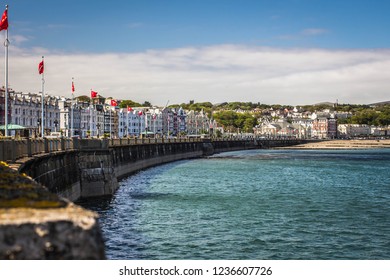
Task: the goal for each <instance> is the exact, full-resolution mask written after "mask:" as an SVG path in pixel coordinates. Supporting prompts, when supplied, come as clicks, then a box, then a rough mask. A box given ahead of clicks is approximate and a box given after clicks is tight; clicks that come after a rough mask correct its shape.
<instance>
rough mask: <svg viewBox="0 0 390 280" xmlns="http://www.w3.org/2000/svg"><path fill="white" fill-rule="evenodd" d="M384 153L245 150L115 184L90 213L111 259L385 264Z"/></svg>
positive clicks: (387, 194)
mask: <svg viewBox="0 0 390 280" xmlns="http://www.w3.org/2000/svg"><path fill="white" fill-rule="evenodd" d="M388 170H390V152H389V151H388V150H380V151H379V150H366V151H307V150H305V151H299V150H297V151H291V150H290V151H277V150H255V151H253V150H252V151H240V152H232V153H224V154H219V155H215V156H212V157H210V158H207V159H198V160H191V161H180V162H174V163H170V164H166V165H162V166H158V167H155V168H150V169H148V170H144V171H141V172H139V173H137V174H135V175H133V176H131V177H129V178H127V179H125V180H123V181H122V182H121V187H120V188H119V190H118V192H117V193H116V194H115V196H114V197H113V198H112V199H109V200H107V199H100V200H94V201H84V202H82V204H83V205H84V206H86V207H88V208H91V209H93V210H95V211H98V212H99V213H100V223H101V226H102V230H103V234H104V236H105V239H106V245H107V250H106V251H107V256H108V257H109V258H111V259H389V258H390V251H389V250H388V248H389V245H390V243H389V240H390V218H389V217H390V215H388V213H390V211H389V210H390V202H389V201H390V183H389V182H390V175H389V172H388Z"/></svg>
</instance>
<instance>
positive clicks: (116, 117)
mask: <svg viewBox="0 0 390 280" xmlns="http://www.w3.org/2000/svg"><path fill="white" fill-rule="evenodd" d="M41 100H42V98H41V95H40V94H34V93H22V92H15V91H13V90H9V98H8V102H9V104H8V120H9V122H8V124H9V125H10V124H12V125H19V126H21V127H24V129H23V133H24V134H28V136H30V137H39V136H41V135H40V131H41V126H42V124H43V126H44V131H45V135H50V134H53V133H52V132H58V133H59V134H60V135H62V136H65V137H71V136H79V137H81V138H86V137H102V136H106V137H111V138H123V137H139V136H141V135H155V136H157V137H162V136H179V135H182V134H187V135H200V134H202V133H209V132H210V128H213V127H214V126H216V123H215V122H213V121H211V120H210V119H209V118H208V116H207V114H205V113H203V112H194V111H185V110H183V109H182V108H168V107H166V108H159V107H138V108H131V109H130V108H119V107H118V106H111V99H105V98H94V99H92V100H91V102H80V101H72V100H71V99H69V98H65V97H57V96H50V95H46V96H45V100H44V120H43V122H42V120H41V116H42V114H41V107H42V106H41V104H42V103H41ZM0 104H1V105H0V123H1V124H2V125H4V115H5V111H4V110H5V109H4V108H5V106H4V88H2V89H0ZM20 131H22V130H19V131H18V130H11V133H12V134H13V135H18V133H20ZM20 136H27V135H20Z"/></svg>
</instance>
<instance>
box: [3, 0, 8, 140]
mask: <svg viewBox="0 0 390 280" xmlns="http://www.w3.org/2000/svg"><path fill="white" fill-rule="evenodd" d="M5 10H6V11H7V14H8V5H5ZM8 45H9V41H8V28H7V29H6V30H5V41H4V47H5V91H4V95H5V101H4V102H5V116H4V127H5V136H8Z"/></svg>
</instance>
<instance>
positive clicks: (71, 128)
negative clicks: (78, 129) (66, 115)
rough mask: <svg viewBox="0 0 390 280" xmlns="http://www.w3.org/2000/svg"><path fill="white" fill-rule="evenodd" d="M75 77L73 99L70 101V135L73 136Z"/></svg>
mask: <svg viewBox="0 0 390 280" xmlns="http://www.w3.org/2000/svg"><path fill="white" fill-rule="evenodd" d="M73 79H74V78H73V77H72V101H71V103H70V106H71V107H70V108H71V109H70V110H71V115H70V137H73V99H74V84H73V82H74V80H73Z"/></svg>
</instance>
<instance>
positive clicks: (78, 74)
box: [3, 0, 390, 105]
mask: <svg viewBox="0 0 390 280" xmlns="http://www.w3.org/2000/svg"><path fill="white" fill-rule="evenodd" d="M3 4H5V2H3ZM8 4H9V5H10V8H9V22H10V28H9V33H10V40H11V43H12V45H11V47H10V55H11V56H13V57H14V62H15V63H14V64H12V65H11V66H10V67H11V73H10V74H11V76H10V83H11V86H12V87H13V88H14V89H16V90H21V91H36V88H38V87H37V86H36V83H37V81H39V76H38V77H37V75H36V73H34V71H35V70H34V68H36V67H35V66H36V65H35V64H37V63H36V62H39V59H40V56H41V55H45V62H46V72H45V75H46V82H47V90H48V92H49V93H51V94H57V95H65V96H67V95H68V91H69V90H68V84H69V80H70V79H71V77H72V76H74V77H75V80H76V90H77V89H78V92H77V93H78V94H79V95H81V94H88V91H89V90H90V89H91V88H93V89H94V90H96V91H98V92H99V93H100V94H102V95H104V96H106V97H108V96H113V97H116V98H119V99H133V100H136V101H144V100H149V101H151V102H152V103H153V104H158V105H161V104H165V103H166V100H170V101H171V103H181V102H188V100H192V99H195V100H196V101H199V102H202V101H211V102H213V103H216V102H222V101H253V102H262V103H282V104H292V103H295V104H308V103H313V102H314V103H315V102H321V101H335V100H336V99H340V102H344V103H369V102H377V101H384V99H385V100H388V99H389V98H388V96H389V94H388V92H389V91H388V88H390V87H389V86H390V82H388V80H390V79H388V75H387V76H386V75H385V73H386V71H387V72H390V71H389V69H388V67H389V66H390V65H389V64H390V62H389V61H390V36H389V31H388V28H389V27H390V17H389V16H388V11H390V1H383V0H382V1H377V0H371V1H361V0H355V1H349V0H343V1H329V0H328V1H326V0H284V1H277V0H237V1H233V0H208V1H204V0H197V1H184V0H183V1H178V0H166V1H162V0H160V1H157V0H127V1H85V0H79V1H74V0H68V1H49V0H34V1H28V0H23V1H20V0H19V1H9V2H8ZM10 63H12V59H11V61H10ZM12 71H13V72H12ZM12 73H14V76H12ZM12 77H13V78H12ZM38 86H39V85H38Z"/></svg>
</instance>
